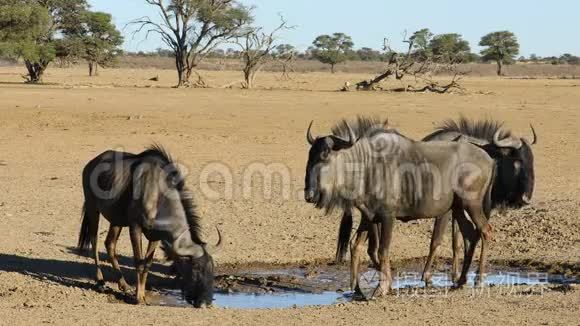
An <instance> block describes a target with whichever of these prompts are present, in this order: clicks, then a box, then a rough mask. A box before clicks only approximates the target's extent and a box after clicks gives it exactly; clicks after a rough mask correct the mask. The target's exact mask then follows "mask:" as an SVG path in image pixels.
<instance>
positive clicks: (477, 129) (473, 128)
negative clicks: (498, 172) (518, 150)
mask: <svg viewBox="0 0 580 326" xmlns="http://www.w3.org/2000/svg"><path fill="white" fill-rule="evenodd" d="M502 127H503V122H499V121H497V120H491V119H486V120H480V121H473V120H469V119H467V118H466V117H463V116H462V117H460V118H459V120H457V121H454V120H451V119H449V120H445V121H443V123H441V124H440V125H439V126H437V128H436V130H435V132H433V133H432V134H430V135H428V136H426V137H425V138H423V140H424V141H427V140H430V139H431V138H433V137H434V136H437V135H439V134H441V133H446V132H459V133H461V134H464V135H467V136H471V137H474V138H478V139H484V140H487V141H489V142H490V143H493V135H494V134H495V133H496V132H497V131H498V130H500V139H503V138H505V137H510V136H511V132H510V131H509V130H502Z"/></svg>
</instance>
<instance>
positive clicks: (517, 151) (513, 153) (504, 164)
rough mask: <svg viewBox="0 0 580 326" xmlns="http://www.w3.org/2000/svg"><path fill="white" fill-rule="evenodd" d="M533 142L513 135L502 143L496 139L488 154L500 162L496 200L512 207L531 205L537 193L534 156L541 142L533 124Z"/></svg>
mask: <svg viewBox="0 0 580 326" xmlns="http://www.w3.org/2000/svg"><path fill="white" fill-rule="evenodd" d="M530 127H531V129H532V133H533V137H534V138H533V140H532V141H531V142H530V141H528V140H527V139H526V138H523V137H522V138H517V137H514V136H510V137H507V138H504V139H502V140H500V139H499V137H498V134H497V133H496V135H495V136H494V141H493V145H491V146H487V148H488V149H489V150H487V152H488V153H489V154H490V156H491V157H492V158H493V159H495V161H496V162H497V173H498V175H497V180H496V184H495V185H494V191H493V197H494V198H493V201H494V202H496V203H499V204H503V205H506V206H510V207H521V206H523V205H527V204H529V203H530V200H531V199H532V195H533V193H534V183H535V175H534V154H533V152H532V145H534V144H536V143H537V136H536V132H535V130H534V127H532V126H531V125H530Z"/></svg>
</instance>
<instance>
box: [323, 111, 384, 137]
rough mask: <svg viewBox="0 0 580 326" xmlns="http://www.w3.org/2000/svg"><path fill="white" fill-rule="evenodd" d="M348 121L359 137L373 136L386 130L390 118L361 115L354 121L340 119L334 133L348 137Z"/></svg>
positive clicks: (333, 130) (333, 128)
mask: <svg viewBox="0 0 580 326" xmlns="http://www.w3.org/2000/svg"><path fill="white" fill-rule="evenodd" d="M347 122H348V124H349V126H350V128H351V129H352V131H353V132H354V134H355V136H356V137H357V138H359V139H360V138H363V137H369V136H372V135H373V134H375V133H376V132H381V131H382V132H384V131H385V130H387V128H388V127H387V123H388V120H381V119H379V118H377V117H365V116H361V115H359V116H357V118H356V120H354V121H347V120H345V119H343V120H340V121H339V122H338V123H337V124H336V125H334V127H332V129H331V131H332V134H333V135H334V136H337V137H341V138H348V128H347V126H346V124H347Z"/></svg>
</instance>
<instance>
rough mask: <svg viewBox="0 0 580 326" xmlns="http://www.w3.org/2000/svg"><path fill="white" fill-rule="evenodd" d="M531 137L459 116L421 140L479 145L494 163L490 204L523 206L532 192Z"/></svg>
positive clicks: (534, 136)
mask: <svg viewBox="0 0 580 326" xmlns="http://www.w3.org/2000/svg"><path fill="white" fill-rule="evenodd" d="M530 127H531V129H532V134H533V140H532V141H529V140H527V139H526V138H518V137H515V136H513V135H511V133H509V132H506V131H502V130H501V123H498V122H495V121H489V120H488V121H479V122H472V121H469V120H467V119H465V118H461V119H460V120H459V122H458V123H456V122H455V121H451V120H450V121H446V122H445V123H444V124H443V125H442V126H441V127H440V128H439V130H438V131H436V132H435V133H432V134H431V135H428V136H427V137H425V138H424V139H423V140H424V141H430V140H458V139H460V140H463V141H469V142H472V143H474V144H477V145H479V146H481V147H482V148H483V149H484V150H485V151H486V152H487V153H488V154H489V155H490V156H491V157H492V158H493V159H494V160H495V162H496V166H497V175H496V178H495V181H494V186H493V191H492V201H493V204H494V206H498V205H504V206H508V207H521V206H523V205H527V204H528V203H529V202H530V200H531V198H532V195H533V192H534V182H535V177H534V155H533V152H532V145H534V144H536V143H537V135H536V132H535V130H534V128H533V126H531V125H530Z"/></svg>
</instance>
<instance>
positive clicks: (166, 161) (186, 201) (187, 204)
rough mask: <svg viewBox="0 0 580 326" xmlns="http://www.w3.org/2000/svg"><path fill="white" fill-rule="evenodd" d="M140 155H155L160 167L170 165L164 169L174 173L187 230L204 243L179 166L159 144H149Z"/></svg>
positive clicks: (195, 239)
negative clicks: (167, 168) (169, 167)
mask: <svg viewBox="0 0 580 326" xmlns="http://www.w3.org/2000/svg"><path fill="white" fill-rule="evenodd" d="M139 156H142V157H151V156H153V157H155V158H157V159H159V160H160V161H161V162H160V163H161V164H162V168H166V167H167V166H168V165H171V166H172V168H171V169H169V170H166V171H173V172H174V173H173V174H172V175H171V178H172V180H173V182H172V185H174V186H175V189H177V191H178V192H179V197H180V199H181V206H183V210H184V212H185V217H186V219H187V224H188V225H189V230H190V232H191V239H192V240H193V241H194V242H195V243H197V244H201V245H203V244H205V243H204V242H203V241H202V240H201V225H200V224H199V220H200V217H199V215H197V212H196V209H195V208H196V206H195V203H194V201H193V196H192V194H191V192H190V191H189V190H188V189H187V187H186V186H185V178H184V177H183V174H182V173H181V171H180V170H179V167H178V166H177V165H176V164H175V162H174V161H173V159H172V158H171V155H170V154H169V152H167V150H165V148H163V146H161V145H159V144H153V145H151V146H149V147H148V148H147V149H146V150H145V151H144V152H142V153H141V154H139Z"/></svg>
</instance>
